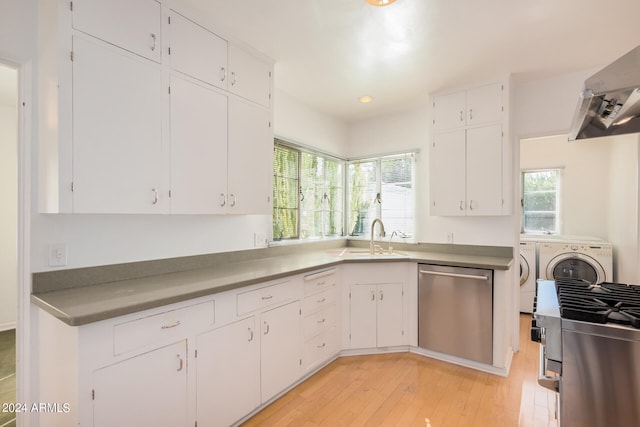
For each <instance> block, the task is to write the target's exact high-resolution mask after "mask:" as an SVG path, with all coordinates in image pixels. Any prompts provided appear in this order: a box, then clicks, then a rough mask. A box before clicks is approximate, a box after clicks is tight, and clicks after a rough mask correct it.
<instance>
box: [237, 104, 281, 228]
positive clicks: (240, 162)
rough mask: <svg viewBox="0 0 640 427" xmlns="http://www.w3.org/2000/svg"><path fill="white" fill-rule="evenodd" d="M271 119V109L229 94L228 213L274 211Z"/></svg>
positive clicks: (269, 212)
mask: <svg viewBox="0 0 640 427" xmlns="http://www.w3.org/2000/svg"><path fill="white" fill-rule="evenodd" d="M269 119H270V116H269V112H268V111H267V110H264V109H262V108H260V107H256V106H255V105H251V104H249V103H247V102H246V101H243V100H240V99H238V98H236V97H233V96H230V97H229V145H228V147H229V155H228V168H229V170H228V180H229V181H228V193H229V196H228V198H229V200H228V204H229V209H228V213H232V214H263V215H269V214H271V213H272V204H271V197H272V194H273V190H272V185H273V184H272V182H273V136H272V132H271V127H270V123H269Z"/></svg>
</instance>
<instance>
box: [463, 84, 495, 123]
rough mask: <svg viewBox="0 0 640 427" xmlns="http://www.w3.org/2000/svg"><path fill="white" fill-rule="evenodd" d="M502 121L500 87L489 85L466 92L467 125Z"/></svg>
mask: <svg viewBox="0 0 640 427" xmlns="http://www.w3.org/2000/svg"><path fill="white" fill-rule="evenodd" d="M500 121H502V85H501V84H491V85H485V86H480V87H477V88H474V89H470V90H468V91H467V125H469V126H475V125H481V124H485V123H495V122H500Z"/></svg>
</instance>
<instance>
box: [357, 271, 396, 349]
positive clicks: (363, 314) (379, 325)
mask: <svg viewBox="0 0 640 427" xmlns="http://www.w3.org/2000/svg"><path fill="white" fill-rule="evenodd" d="M403 296H404V294H403V287H402V283H399V284H398V283H391V284H382V285H352V286H351V300H350V304H351V311H350V314H351V316H350V320H351V333H350V336H351V348H375V347H391V346H397V345H402V344H404V341H405V339H404V327H403V324H404V318H403V311H404V310H403V299H404V298H403Z"/></svg>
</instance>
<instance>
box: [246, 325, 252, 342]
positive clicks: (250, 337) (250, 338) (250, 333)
mask: <svg viewBox="0 0 640 427" xmlns="http://www.w3.org/2000/svg"><path fill="white" fill-rule="evenodd" d="M247 329H249V342H251V341H253V329H251V328H247Z"/></svg>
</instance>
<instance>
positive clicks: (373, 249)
mask: <svg viewBox="0 0 640 427" xmlns="http://www.w3.org/2000/svg"><path fill="white" fill-rule="evenodd" d="M376 223H380V237H384V236H385V232H384V224H383V223H382V220H381V219H380V218H376V219H374V220H373V222H372V223H371V241H370V242H369V253H370V254H371V255H374V254H375V253H376V250H377V249H380V252H383V249H382V248H381V247H380V246H378V245H376V244H374V243H373V230H374V229H375V228H376Z"/></svg>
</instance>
